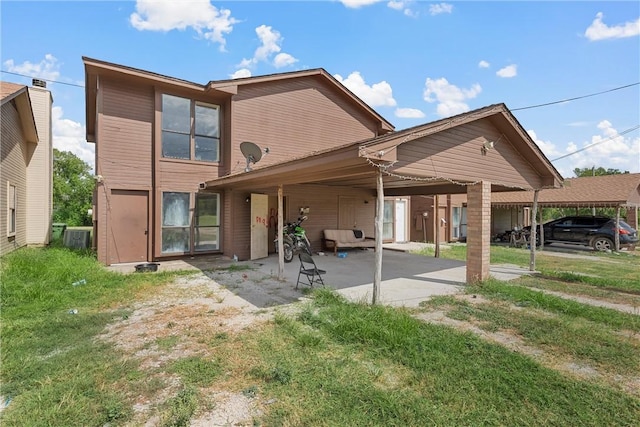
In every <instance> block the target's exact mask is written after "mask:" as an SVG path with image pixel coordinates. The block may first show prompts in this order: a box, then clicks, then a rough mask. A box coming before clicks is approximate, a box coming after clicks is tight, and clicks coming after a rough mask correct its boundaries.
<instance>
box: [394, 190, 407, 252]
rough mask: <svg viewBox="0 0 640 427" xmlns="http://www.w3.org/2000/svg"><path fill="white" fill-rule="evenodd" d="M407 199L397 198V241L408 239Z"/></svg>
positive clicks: (401, 241) (402, 241)
mask: <svg viewBox="0 0 640 427" xmlns="http://www.w3.org/2000/svg"><path fill="white" fill-rule="evenodd" d="M406 230H407V201H406V200H405V199H398V200H396V242H397V243H404V242H406V241H407V234H406Z"/></svg>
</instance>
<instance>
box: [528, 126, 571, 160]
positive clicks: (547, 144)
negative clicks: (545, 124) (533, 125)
mask: <svg viewBox="0 0 640 427" xmlns="http://www.w3.org/2000/svg"><path fill="white" fill-rule="evenodd" d="M527 133H528V134H529V136H530V137H531V139H533V142H535V143H536V145H537V146H538V147H539V148H540V150H542V152H543V153H544V155H545V156H547V158H548V159H552V158H554V157H559V156H561V155H562V154H564V153H562V152H561V151H560V150H559V149H558V147H556V145H555V144H554V143H553V142H551V141H543V140H542V139H538V135H536V133H535V131H533V130H531V129H530V130H528V131H527Z"/></svg>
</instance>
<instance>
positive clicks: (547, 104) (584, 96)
mask: <svg viewBox="0 0 640 427" xmlns="http://www.w3.org/2000/svg"><path fill="white" fill-rule="evenodd" d="M637 85H640V82H637V83H631V84H628V85H625V86H620V87H616V88H613V89H609V90H604V91H602V92H596V93H592V94H589V95H583V96H576V97H575V98H567V99H563V100H561V101H553V102H547V103H545V104H538V105H530V106H528V107H520V108H510V110H511V111H519V110H529V109H531V108H538V107H547V106H549V105H554V104H562V103H563V102H569V101H575V100H577V99H584V98H589V97H592V96H596V95H602V94H603V93H609V92H614V91H616V90H620V89H626V88H628V87H632V86H637Z"/></svg>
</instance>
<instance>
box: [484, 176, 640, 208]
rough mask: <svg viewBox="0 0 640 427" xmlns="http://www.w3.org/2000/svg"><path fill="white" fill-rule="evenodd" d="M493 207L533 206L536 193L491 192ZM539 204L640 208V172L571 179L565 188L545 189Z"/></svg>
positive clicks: (539, 196) (567, 180) (541, 193)
mask: <svg viewBox="0 0 640 427" xmlns="http://www.w3.org/2000/svg"><path fill="white" fill-rule="evenodd" d="M491 204H492V205H493V206H502V207H509V206H530V205H532V204H533V193H532V192H526V191H509V192H504V193H494V194H492V195H491ZM538 204H539V205H542V206H549V207H617V206H629V207H640V173H625V174H618V175H600V176H585V177H580V178H568V179H566V180H565V181H564V187H563V188H556V189H545V190H541V191H540V193H539V194H538Z"/></svg>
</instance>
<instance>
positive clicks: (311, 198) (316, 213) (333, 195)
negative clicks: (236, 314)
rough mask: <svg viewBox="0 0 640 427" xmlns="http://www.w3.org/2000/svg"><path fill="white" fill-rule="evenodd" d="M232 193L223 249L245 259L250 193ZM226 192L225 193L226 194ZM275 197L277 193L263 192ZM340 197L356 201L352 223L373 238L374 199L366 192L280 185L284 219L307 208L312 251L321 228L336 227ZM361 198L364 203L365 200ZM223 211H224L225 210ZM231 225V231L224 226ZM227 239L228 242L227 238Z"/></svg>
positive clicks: (318, 242)
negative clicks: (284, 200) (281, 186)
mask: <svg viewBox="0 0 640 427" xmlns="http://www.w3.org/2000/svg"><path fill="white" fill-rule="evenodd" d="M230 193H231V194H232V202H231V203H232V204H233V207H232V210H231V212H230V213H229V215H231V217H232V218H233V219H231V218H230V217H229V216H227V215H225V218H226V221H225V223H224V224H225V234H224V235H225V240H226V241H225V251H224V254H225V255H226V256H233V254H236V255H237V256H238V257H239V259H241V260H244V259H248V258H249V254H250V242H251V228H250V227H249V224H250V221H251V218H250V213H251V210H250V206H249V203H247V202H246V201H245V199H246V197H247V196H249V195H250V194H251V193H250V192H246V193H244V192H230ZM227 194H229V192H228V193H227ZM267 194H268V195H270V196H277V193H275V192H274V193H267ZM340 196H351V197H353V198H354V199H355V200H356V206H357V209H356V225H357V228H358V229H361V230H363V231H364V233H365V236H367V237H374V218H375V198H374V197H373V196H371V194H370V193H369V192H367V191H362V190H357V189H352V188H348V187H337V186H322V185H291V186H285V187H284V197H285V198H286V199H287V206H285V211H284V212H283V214H284V221H285V222H290V221H294V220H296V219H297V218H298V216H299V209H300V208H301V207H308V208H309V215H307V216H308V219H307V220H306V221H305V222H304V223H303V224H302V225H303V228H304V229H305V230H306V232H307V237H308V238H309V241H310V242H311V246H312V250H313V251H314V252H317V251H320V250H321V249H322V238H323V236H324V234H323V230H325V229H335V228H338V200H339V197H340ZM365 201H366V202H367V203H365ZM225 212H226V211H225ZM231 226H233V233H232V234H231V233H230V230H228V229H227V227H231ZM229 238H231V241H229V240H228V239H229Z"/></svg>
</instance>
